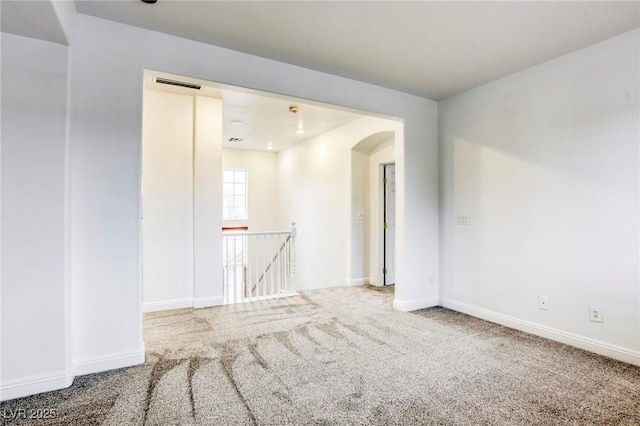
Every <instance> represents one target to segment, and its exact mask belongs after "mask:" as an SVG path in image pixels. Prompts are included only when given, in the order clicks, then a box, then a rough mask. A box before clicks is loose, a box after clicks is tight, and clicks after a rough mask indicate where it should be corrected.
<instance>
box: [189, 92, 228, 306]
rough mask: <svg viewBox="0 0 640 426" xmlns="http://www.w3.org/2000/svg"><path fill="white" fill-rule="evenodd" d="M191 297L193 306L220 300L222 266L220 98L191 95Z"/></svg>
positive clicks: (210, 304) (221, 300)
mask: <svg viewBox="0 0 640 426" xmlns="http://www.w3.org/2000/svg"><path fill="white" fill-rule="evenodd" d="M194 105H195V124H194V125H195V138H194V142H193V143H194V158H193V164H194V175H193V182H194V194H193V196H194V200H193V206H194V228H193V232H194V255H195V258H194V267H195V277H194V295H193V296H194V299H193V306H194V307H195V308H204V307H207V306H216V305H221V304H222V303H223V296H222V273H221V271H222V267H221V262H222V261H221V260H220V263H216V262H215V261H212V259H222V241H221V239H220V233H221V228H222V173H221V170H222V101H221V100H220V99H213V98H208V97H204V96H196V97H195V104H194Z"/></svg>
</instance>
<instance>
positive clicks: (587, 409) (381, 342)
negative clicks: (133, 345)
mask: <svg viewBox="0 0 640 426" xmlns="http://www.w3.org/2000/svg"><path fill="white" fill-rule="evenodd" d="M392 299H393V293H392V290H391V289H382V290H380V289H372V288H367V287H337V288H330V289H323V290H314V291H307V292H304V293H303V294H301V295H300V296H294V297H290V298H286V299H272V300H266V301H260V302H251V303H246V304H238V305H230V306H222V307H215V308H207V309H198V310H194V309H183V310H176V311H165V312H156V313H150V314H145V319H144V339H145V344H146V348H147V359H146V362H145V364H143V365H139V366H135V367H131V368H126V369H120V370H115V371H109V372H105V373H98V374H91V375H86V376H81V377H77V378H76V379H75V381H74V384H73V385H72V386H71V387H70V388H68V389H63V390H61V391H56V392H48V393H44V394H40V395H36V396H33V397H27V398H21V399H16V400H12V401H6V402H4V403H0V414H1V413H5V415H4V416H0V421H1V422H2V423H1V424H3V425H8V424H35V425H68V424H78V425H92V424H95V425H177V424H180V425H227V424H228V425H287V424H290V425H345V424H350V425H413V424H419V425H423V424H424V425H428V424H434V425H435V424H437V425H528V424H539V425H551V424H576V425H590V424H594V425H639V424H640V368H638V367H634V366H631V365H629V364H625V363H621V362H617V361H613V360H610V359H607V358H604V357H600V356H597V355H594V354H590V353H587V352H584V351H581V350H579V349H575V348H572V347H569V346H566V345H562V344H559V343H555V342H551V341H549V340H545V339H542V338H538V337H535V336H532V335H529V334H526V333H522V332H518V331H514V330H511V329H508V328H505V327H501V326H499V325H496V324H492V323H489V322H486V321H481V320H478V319H475V318H472V317H469V316H466V315H463V314H459V313H456V312H453V311H449V310H447V309H442V308H431V309H425V310H422V311H417V312H414V313H403V312H398V311H395V310H394V309H393V308H392ZM16 409H25V410H29V409H55V410H56V418H53V419H46V420H27V419H11V418H7V415H6V413H10V412H15V410H16ZM9 417H10V416H9Z"/></svg>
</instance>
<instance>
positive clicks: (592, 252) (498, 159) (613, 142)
mask: <svg viewBox="0 0 640 426" xmlns="http://www.w3.org/2000/svg"><path fill="white" fill-rule="evenodd" d="M639 38H640V34H639V32H638V30H636V31H633V32H630V33H627V34H624V35H621V36H619V37H616V38H614V39H611V40H608V41H605V42H602V43H599V44H596V45H594V46H591V47H588V48H586V49H583V50H580V51H577V52H574V53H572V54H569V55H566V56H563V57H561V58H558V59H555V60H553V61H549V62H547V63H544V64H542V65H539V66H536V67H534V68H531V69H529V70H526V71H523V72H520V73H518V74H514V75H512V76H509V77H506V78H503V79H501V80H498V81H496V82H494V83H491V84H487V85H485V86H482V87H479V88H477V89H474V90H471V91H469V92H466V93H463V94H461V95H458V96H455V97H453V98H450V99H447V100H445V101H443V102H441V103H440V110H439V115H440V121H439V129H440V149H441V155H442V159H441V182H442V187H441V196H442V199H441V207H442V210H441V218H442V228H441V229H442V234H441V246H442V249H443V252H442V253H443V257H442V267H441V270H442V274H443V282H442V286H441V293H442V297H443V298H442V300H443V303H444V305H445V306H451V307H453V308H456V309H460V310H462V311H466V312H470V313H472V314H475V315H478V316H484V317H487V318H489V319H492V320H496V321H498V322H503V323H506V324H508V325H511V326H515V327H517V328H522V329H525V330H528V331H532V332H534V333H538V334H542V335H546V336H547V337H551V338H556V339H558V340H561V341H566V342H568V343H571V344H574V345H576V346H580V347H585V348H587V349H589V350H594V351H596V352H600V353H605V354H607V355H609V356H613V357H616V358H620V359H624V360H626V361H629V362H634V363H636V364H640V352H639V350H640V306H639V305H640V293H639V266H640V265H639V226H638V225H639V194H640V188H639V182H638V175H639V171H640V169H639V162H638V158H639V140H640V137H639V113H640V111H639V108H638V86H639V82H638V80H639V79H638V75H640V67H639V65H638V64H639V58H638V55H639V45H638V44H639V43H638V40H639ZM457 215H468V217H469V220H470V225H468V226H457V225H455V218H456V216H457ZM538 296H546V297H548V298H549V303H550V307H551V308H550V309H549V310H540V309H538ZM589 306H598V307H601V308H602V310H603V313H604V323H595V322H590V321H589V311H588V309H589Z"/></svg>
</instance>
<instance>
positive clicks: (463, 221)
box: [456, 216, 469, 226]
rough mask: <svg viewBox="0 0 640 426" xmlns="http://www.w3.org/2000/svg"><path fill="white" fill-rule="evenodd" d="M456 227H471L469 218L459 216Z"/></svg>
mask: <svg viewBox="0 0 640 426" xmlns="http://www.w3.org/2000/svg"><path fill="white" fill-rule="evenodd" d="M456 225H464V226H466V225H469V216H458V217H456Z"/></svg>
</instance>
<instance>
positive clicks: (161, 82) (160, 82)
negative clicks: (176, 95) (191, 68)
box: [156, 77, 202, 90]
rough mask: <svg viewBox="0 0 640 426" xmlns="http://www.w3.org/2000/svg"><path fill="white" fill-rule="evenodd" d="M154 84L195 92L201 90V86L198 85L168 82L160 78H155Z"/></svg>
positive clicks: (175, 81) (168, 80) (176, 81)
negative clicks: (194, 90)
mask: <svg viewBox="0 0 640 426" xmlns="http://www.w3.org/2000/svg"><path fill="white" fill-rule="evenodd" d="M156 83H158V84H168V85H170V86H179V87H186V88H187V89H196V90H200V89H201V88H202V86H200V85H199V84H193V83H187V82H185V81H178V80H170V79H168V78H162V77H156Z"/></svg>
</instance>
